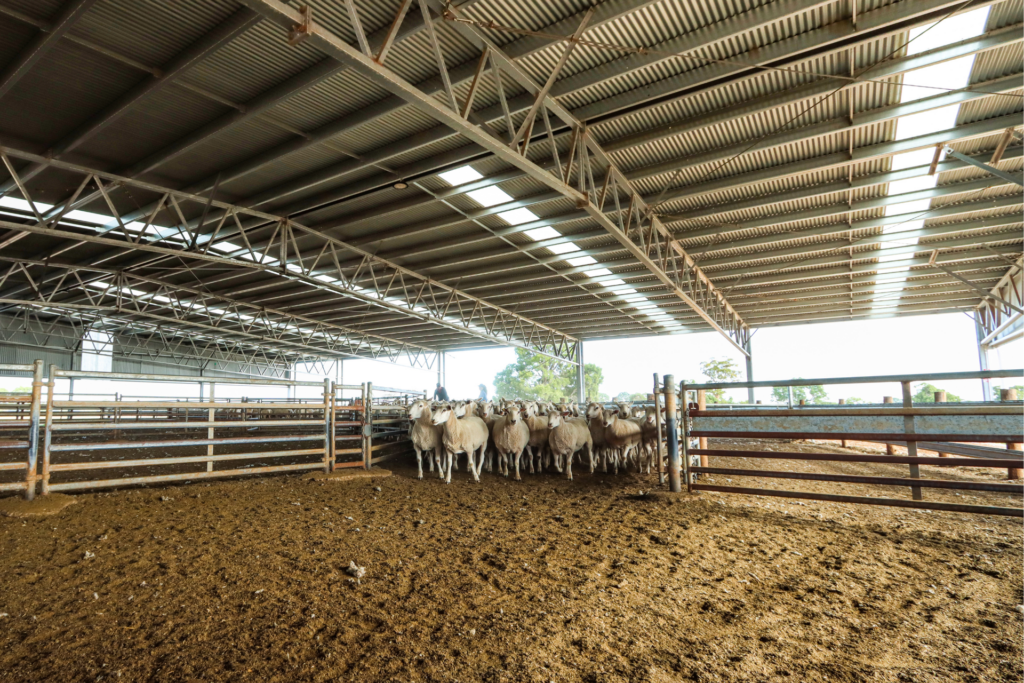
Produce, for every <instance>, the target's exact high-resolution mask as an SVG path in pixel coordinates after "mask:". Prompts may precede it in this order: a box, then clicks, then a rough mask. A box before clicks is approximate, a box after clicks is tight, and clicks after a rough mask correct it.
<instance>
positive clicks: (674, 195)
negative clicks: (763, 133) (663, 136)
mask: <svg viewBox="0 0 1024 683" xmlns="http://www.w3.org/2000/svg"><path fill="white" fill-rule="evenodd" d="M1020 125H1021V123H1020V117H1019V116H1017V115H1016V114H1006V115H1003V116H996V117H993V118H991V119H986V120H984V121H976V122H973V123H968V124H964V125H960V126H955V127H953V128H947V129H946V130H940V131H936V132H934V133H928V134H926V135H919V136H917V137H913V138H907V139H905V140H896V141H892V142H881V143H877V144H874V145H867V146H865V147H855V148H854V150H853V154H852V155H851V154H850V153H849V152H833V153H831V154H823V155H821V156H817V157H811V158H808V159H801V160H799V161H794V162H790V163H786V164H780V165H778V166H773V167H769V168H761V169H758V170H756V171H749V172H746V173H738V174H735V175H731V176H726V177H724V178H715V179H713V180H709V181H705V182H701V183H694V184H692V185H683V186H680V187H677V188H675V189H671V190H669V191H668V192H665V193H664V195H661V194H660V193H658V194H655V195H652V196H651V200H653V199H655V198H656V197H657V196H661V197H662V202H663V204H666V205H667V204H671V203H672V202H674V201H677V200H681V199H685V200H689V201H694V200H696V199H698V198H700V197H702V196H705V195H708V194H712V193H718V192H725V191H734V190H739V189H743V188H747V187H750V186H754V185H758V184H761V183H764V182H767V181H780V180H786V179H789V178H794V177H797V176H801V175H805V174H807V173H810V172H819V173H820V172H822V171H829V170H836V169H845V168H847V167H848V166H852V165H854V164H861V163H864V162H868V161H877V160H878V159H884V158H886V157H890V156H893V155H894V154H902V153H903V152H912V151H915V150H919V149H927V148H934V147H935V145H938V144H943V143H946V144H948V143H963V142H966V141H968V140H972V139H975V138H981V137H985V136H988V135H993V134H996V133H1001V132H1002V131H1003V130H1004V129H1005V128H1007V127H1010V126H1020ZM666 211H667V213H670V214H671V213H673V210H672V209H666Z"/></svg>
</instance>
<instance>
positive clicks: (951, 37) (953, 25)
mask: <svg viewBox="0 0 1024 683" xmlns="http://www.w3.org/2000/svg"><path fill="white" fill-rule="evenodd" d="M988 9H989V8H988V7H982V8H980V9H976V10H973V11H971V12H964V13H963V14H958V15H956V16H954V17H949V18H948V19H946V20H945V21H940V22H937V23H936V24H928V25H927V26H919V27H918V28H913V29H910V37H909V40H910V44H909V45H907V54H908V55H916V54H919V53H921V52H927V51H928V50H934V49H935V48H938V47H942V46H943V45H949V44H950V43H956V42H959V41H961V40H967V39H968V38H973V37H974V36H980V35H981V34H982V33H984V32H985V23H986V22H987V21H988Z"/></svg>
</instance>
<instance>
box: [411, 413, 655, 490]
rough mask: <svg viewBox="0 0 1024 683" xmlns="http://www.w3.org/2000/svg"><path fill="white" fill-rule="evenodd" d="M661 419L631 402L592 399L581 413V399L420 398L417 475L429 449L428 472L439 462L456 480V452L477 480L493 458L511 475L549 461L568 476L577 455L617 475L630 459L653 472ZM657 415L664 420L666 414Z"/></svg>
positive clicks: (415, 425) (415, 431)
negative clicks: (610, 406) (445, 400)
mask: <svg viewBox="0 0 1024 683" xmlns="http://www.w3.org/2000/svg"><path fill="white" fill-rule="evenodd" d="M658 418H659V416H657V415H656V414H655V410H654V408H651V407H648V408H633V407H632V406H631V405H630V404H628V403H620V404H618V405H617V407H616V408H615V409H611V410H609V409H606V408H604V406H602V405H601V404H599V403H590V404H589V405H587V408H586V410H585V411H584V412H583V415H581V414H580V410H579V406H578V405H577V404H576V403H568V404H563V405H558V406H556V405H554V404H552V403H550V402H546V401H505V400H499V401H498V402H497V404H495V403H493V402H491V401H484V402H475V401H457V402H455V403H434V402H431V401H428V400H426V399H421V400H418V401H416V402H414V403H412V404H411V405H410V406H409V420H410V421H411V426H410V429H409V436H410V439H411V441H412V444H413V448H414V449H415V451H416V464H417V467H418V468H419V478H420V479H422V478H423V456H424V455H426V456H427V464H428V467H429V468H430V471H431V472H433V471H434V463H435V462H436V463H437V473H438V476H439V477H441V478H442V479H444V480H445V482H446V483H451V480H452V469H453V468H454V469H456V470H457V469H458V457H459V455H460V454H462V453H465V454H466V456H467V459H468V463H467V468H468V470H469V472H470V473H471V474H472V475H473V480H474V481H480V472H481V470H482V469H483V468H484V466H485V465H486V467H487V471H488V472H491V471H493V464H494V458H495V456H497V460H498V471H499V472H500V473H502V474H503V475H505V476H506V477H507V476H509V473H510V472H514V473H515V479H516V480H517V481H518V480H520V476H519V470H520V469H527V468H528V469H529V471H530V473H531V474H533V473H534V472H543V471H544V469H545V467H547V468H550V467H552V466H553V467H554V468H555V469H556V470H557V471H558V472H563V471H564V472H565V473H566V476H567V477H568V478H569V479H570V480H571V479H572V464H573V459H574V457H575V456H579V457H580V458H581V459H582V458H583V457H584V453H585V457H586V458H587V462H589V464H590V471H591V472H594V471H595V470H596V468H597V465H598V461H601V462H602V463H603V467H604V471H605V472H607V471H608V465H609V464H611V466H612V468H613V470H614V472H615V473H616V474H618V471H619V467H620V465H621V466H622V467H625V466H626V465H627V464H630V463H632V464H633V465H634V467H636V469H637V470H638V471H641V472H643V471H645V470H646V471H647V472H650V471H651V466H652V463H653V462H654V458H655V454H656V453H657V452H658V449H657V439H658V424H657V422H656V420H657V419H658ZM660 418H661V424H662V425H663V426H664V424H665V423H664V415H662V416H660ZM663 430H664V427H663ZM524 457H525V461H524V460H523V458H524Z"/></svg>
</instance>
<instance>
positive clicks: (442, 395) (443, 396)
mask: <svg viewBox="0 0 1024 683" xmlns="http://www.w3.org/2000/svg"><path fill="white" fill-rule="evenodd" d="M434 400H435V401H447V400H449V399H448V392H447V391H445V388H444V387H442V386H441V383H440V382H438V383H437V386H436V387H434Z"/></svg>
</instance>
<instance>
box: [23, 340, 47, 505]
mask: <svg viewBox="0 0 1024 683" xmlns="http://www.w3.org/2000/svg"><path fill="white" fill-rule="evenodd" d="M42 394H43V361H41V360H37V361H35V362H34V363H33V364H32V408H31V412H30V413H29V423H28V473H27V474H26V476H25V500H32V499H33V498H35V497H36V474H37V473H36V469H37V463H38V458H39V404H40V402H41V399H42Z"/></svg>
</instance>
